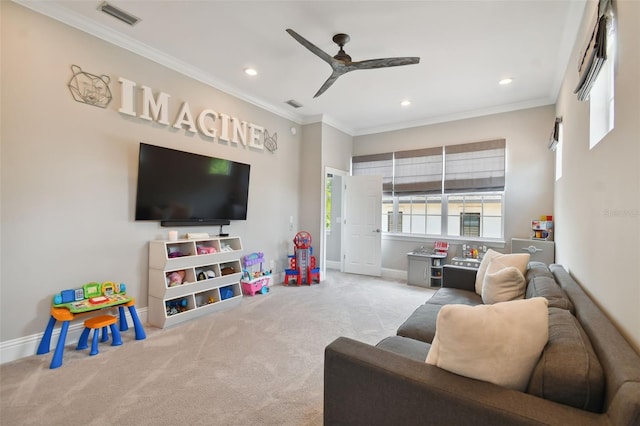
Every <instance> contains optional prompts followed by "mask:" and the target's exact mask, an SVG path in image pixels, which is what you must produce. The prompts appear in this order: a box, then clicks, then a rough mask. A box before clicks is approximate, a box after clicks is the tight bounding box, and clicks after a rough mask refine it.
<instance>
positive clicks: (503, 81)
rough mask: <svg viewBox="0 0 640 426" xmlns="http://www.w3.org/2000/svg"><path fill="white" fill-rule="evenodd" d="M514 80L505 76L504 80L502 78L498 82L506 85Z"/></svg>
mask: <svg viewBox="0 0 640 426" xmlns="http://www.w3.org/2000/svg"><path fill="white" fill-rule="evenodd" d="M512 82H513V79H512V78H508V77H507V78H503V79H502V80H500V81H499V82H498V84H499V85H501V86H506V85H507V84H511V83H512Z"/></svg>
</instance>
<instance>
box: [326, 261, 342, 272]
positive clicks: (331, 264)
mask: <svg viewBox="0 0 640 426" xmlns="http://www.w3.org/2000/svg"><path fill="white" fill-rule="evenodd" d="M326 265H327V269H335V270H337V271H339V270H340V261H339V260H327V261H326Z"/></svg>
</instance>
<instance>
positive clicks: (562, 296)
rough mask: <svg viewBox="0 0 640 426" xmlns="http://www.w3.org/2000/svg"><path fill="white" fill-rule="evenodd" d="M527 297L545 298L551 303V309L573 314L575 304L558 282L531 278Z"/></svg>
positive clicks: (545, 278)
mask: <svg viewBox="0 0 640 426" xmlns="http://www.w3.org/2000/svg"><path fill="white" fill-rule="evenodd" d="M526 297H527V298H531V297H544V298H545V299H547V300H548V301H549V307H553V308H560V309H566V310H568V311H571V313H573V312H574V311H573V303H571V300H569V297H567V295H566V293H565V292H564V290H562V288H560V286H559V285H558V283H557V282H556V280H554V279H553V278H549V277H547V276H538V277H534V278H531V279H530V280H529V284H528V285H527V291H526Z"/></svg>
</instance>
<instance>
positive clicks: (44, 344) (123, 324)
mask: <svg viewBox="0 0 640 426" xmlns="http://www.w3.org/2000/svg"><path fill="white" fill-rule="evenodd" d="M106 299H107V300H106V301H105V302H103V303H99V304H92V303H91V302H89V300H88V299H85V300H79V301H75V302H70V303H65V304H60V305H53V306H52V307H51V317H50V318H49V323H48V324H47V328H46V329H45V331H44V335H43V336H42V340H41V341H40V345H39V346H38V352H37V354H38V355H44V354H46V353H49V350H50V348H51V335H52V334H53V329H54V327H55V325H56V322H57V321H61V322H62V326H61V328H60V336H59V337H58V342H57V343H56V349H55V351H54V352H53V358H52V359H51V365H50V367H49V368H52V369H53V368H58V367H60V366H61V365H62V356H63V354H64V346H65V342H66V340H67V331H68V330H69V323H70V322H71V321H72V320H73V319H74V318H75V317H76V315H81V314H85V313H88V312H95V311H99V310H101V309H107V308H113V307H118V312H119V317H120V331H127V330H128V329H129V326H128V324H127V318H126V316H125V311H124V308H125V307H127V308H129V314H130V315H131V319H132V320H133V328H134V330H135V334H136V340H144V339H146V337H147V335H146V334H145V332H144V327H143V326H142V323H141V322H140V318H139V317H138V312H137V311H136V307H135V298H133V297H128V296H127V295H124V294H114V295H111V296H108V297H106Z"/></svg>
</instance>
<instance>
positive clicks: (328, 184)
mask: <svg viewBox="0 0 640 426" xmlns="http://www.w3.org/2000/svg"><path fill="white" fill-rule="evenodd" d="M332 188H333V175H332V174H331V173H328V174H327V178H326V180H325V187H324V199H325V203H326V205H325V206H324V216H325V217H324V230H325V231H326V232H331V196H332V191H331V189H332Z"/></svg>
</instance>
